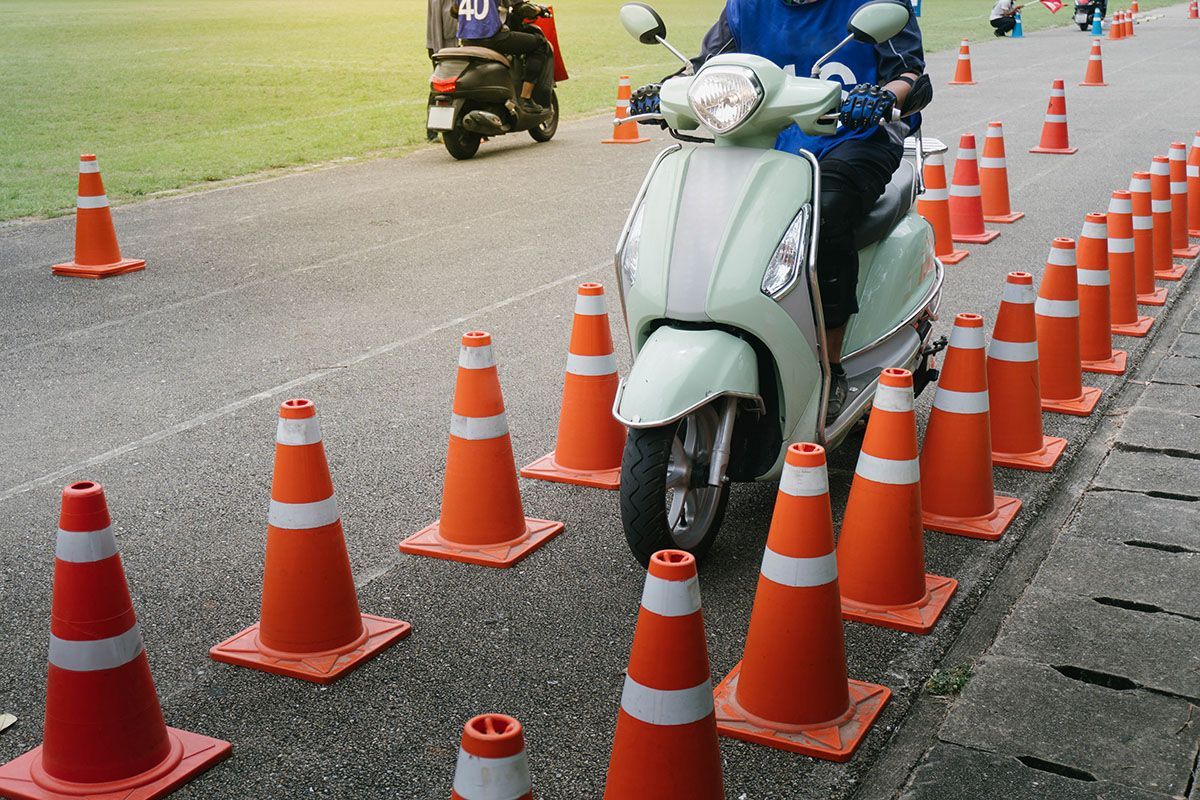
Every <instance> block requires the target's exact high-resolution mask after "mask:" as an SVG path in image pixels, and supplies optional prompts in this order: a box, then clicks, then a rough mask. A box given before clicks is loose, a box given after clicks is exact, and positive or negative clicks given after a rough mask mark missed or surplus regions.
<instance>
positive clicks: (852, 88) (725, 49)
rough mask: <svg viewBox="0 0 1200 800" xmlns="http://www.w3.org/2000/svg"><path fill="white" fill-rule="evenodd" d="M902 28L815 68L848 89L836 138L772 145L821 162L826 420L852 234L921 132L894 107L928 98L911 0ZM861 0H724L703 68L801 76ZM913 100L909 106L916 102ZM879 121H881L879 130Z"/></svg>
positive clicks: (648, 110)
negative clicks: (714, 64)
mask: <svg viewBox="0 0 1200 800" xmlns="http://www.w3.org/2000/svg"><path fill="white" fill-rule="evenodd" d="M899 1H900V2H901V3H903V4H904V5H907V6H909V19H908V24H907V25H906V26H905V28H904V30H902V31H901V32H900V33H898V34H897V35H896V36H894V37H893V38H891V39H889V40H888V41H886V42H883V43H881V44H877V45H869V44H864V43H861V42H858V41H852V42H850V43H849V44H847V45H846V46H845V47H843V48H842V49H841V50H839V51H838V53H837V55H835V56H834V60H832V61H829V62H828V63H826V64H825V65H824V66H823V67H822V68H821V71H820V75H821V77H822V78H826V79H830V80H836V81H839V82H841V84H842V85H843V86H844V87H845V91H843V96H844V99H843V101H842V108H841V117H840V120H841V123H842V125H841V127H840V128H838V131H837V133H835V134H834V135H832V136H809V135H807V134H805V133H804V132H802V131H801V130H800V128H799V127H797V126H795V125H793V126H792V127H790V128H788V129H787V130H785V131H784V132H783V133H781V134H780V135H779V139H778V140H777V141H776V143H775V147H776V148H777V149H779V150H784V151H787V152H792V153H796V152H799V151H800V150H801V149H804V150H808V151H809V152H811V153H812V154H813V155H815V156H816V157H817V159H818V160H819V162H820V164H821V232H820V238H819V240H818V250H817V253H818V255H817V282H818V285H819V286H820V290H821V305H822V311H823V313H824V320H825V333H826V336H825V338H826V342H827V344H828V356H829V366H830V371H831V372H832V378H833V380H832V381H831V386H830V392H829V403H828V414H827V421H832V420H833V419H835V418H836V417H837V416H838V414H840V413H841V411H842V409H843V408H844V407H845V404H846V399H847V396H848V394H849V387H848V384H847V381H846V373H845V371H844V370H843V369H842V340H843V338H844V336H845V333H846V322H847V321H848V320H849V318H850V316H851V315H852V314H854V313H856V312H857V311H858V300H857V294H856V287H857V284H858V252H857V250H856V249H855V247H854V229H855V228H856V227H857V225H858V224H859V223H860V222H861V221H862V220H863V219H864V218H865V217H866V215H867V213H868V212H869V211H870V210H871V207H872V206H874V205H875V202H876V201H877V200H878V199H879V198H880V196H881V195H882V194H883V190H884V188H885V187H886V186H887V184H888V182H889V181H890V180H891V177H892V173H893V172H895V171H896V169H897V168H898V167H899V166H900V161H901V159H902V158H903V156H904V138H905V137H906V136H908V135H909V134H910V133H912V131H914V130H916V129H917V127H919V124H920V123H919V117H913V118H911V119H912V121H911V122H910V121H895V122H892V121H890V120H891V118H892V110H893V109H895V108H900V107H901V106H903V105H904V102H905V100H907V99H908V96H909V94H910V92H912V90H913V86H914V84H917V82H918V80H919V79H920V102H918V103H917V105H918V106H919V107H923V106H924V105H925V104H927V103H928V98H929V97H931V96H932V90H931V89H930V88H929V81H928V79H927V78H924V79H922V75H923V74H924V72H925V55H924V52H923V49H922V45H921V29H920V28H919V27H918V26H917V20H916V17H915V15H913V13H912V10H911V4H910V3H909V2H908V0H899ZM862 2H863V0H726V3H725V9H724V10H723V11H722V12H721V16H720V18H718V19H717V22H716V24H715V25H713V27H712V29H711V30H710V31H709V32H708V34H707V35H706V36H705V37H704V42H703V45H702V48H701V52H700V55H699V56H697V57H696V58H695V59H693V61H692V65H693V67H694V68H696V69H699V68H700V66H701V65H703V63H704V62H705V61H707V60H708V59H709V58H712V57H713V56H716V55H720V54H721V53H735V52H736V53H751V54H754V55H758V56H762V57H763V58H766V59H768V60H770V61H773V62H775V63H776V64H778V65H779V66H781V67H783V68H785V69H787V70H788V71H789V72H793V71H794V74H796V75H803V76H807V75H809V74H810V72H811V71H812V66H813V64H814V63H816V61H817V60H818V59H819V58H820V57H821V56H822V55H824V54H825V53H826V52H828V51H829V50H832V49H833V48H834V46H836V45H837V44H838V43H839V42H840V41H841V40H842V39H843V38H845V36H846V21H847V20H848V19H850V17H851V15H852V14H853V13H854V12H855V11H856V10H857V9H858V8H859V7H860V6H861V5H862ZM659 86H660V85H659V84H651V85H649V86H643V87H642V88H640V89H638V90H637V91H636V92H635V93H634V95H633V99H632V101H631V103H630V113H631V114H654V113H658V110H659V98H658V91H659ZM917 99H918V98H917V97H914V100H917ZM881 122H883V123H884V124H882V125H881V124H880V123H881Z"/></svg>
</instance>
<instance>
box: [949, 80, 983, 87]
mask: <svg viewBox="0 0 1200 800" xmlns="http://www.w3.org/2000/svg"><path fill="white" fill-rule="evenodd" d="M946 83H947V84H949V85H950V86H974V85H975V84H976V83H978V81H947V82H946Z"/></svg>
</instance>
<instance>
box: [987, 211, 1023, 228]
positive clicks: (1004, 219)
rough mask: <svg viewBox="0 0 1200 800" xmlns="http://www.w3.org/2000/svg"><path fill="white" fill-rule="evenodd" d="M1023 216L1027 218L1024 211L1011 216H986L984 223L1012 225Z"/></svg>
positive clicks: (1013, 213) (1015, 212)
mask: <svg viewBox="0 0 1200 800" xmlns="http://www.w3.org/2000/svg"><path fill="white" fill-rule="evenodd" d="M1023 216H1025V212H1024V211H1014V212H1012V213H1011V214H1001V215H999V216H995V215H988V214H984V215H983V221H984V222H995V223H998V224H1000V225H1011V224H1012V223H1014V222H1016V221H1017V220H1019V219H1020V218H1021V217H1023Z"/></svg>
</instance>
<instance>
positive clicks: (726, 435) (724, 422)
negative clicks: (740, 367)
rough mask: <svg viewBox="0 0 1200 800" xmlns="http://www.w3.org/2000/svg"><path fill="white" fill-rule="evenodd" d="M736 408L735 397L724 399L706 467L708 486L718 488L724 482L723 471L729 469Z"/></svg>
mask: <svg viewBox="0 0 1200 800" xmlns="http://www.w3.org/2000/svg"><path fill="white" fill-rule="evenodd" d="M737 406H738V401H737V398H736V397H727V398H725V406H724V408H722V409H721V421H720V422H719V423H717V435H716V441H715V442H713V452H712V461H711V462H710V463H709V465H708V485H709V486H720V485H721V484H722V483H723V482H724V480H725V470H726V469H728V468H729V451H730V444H731V443H732V441H733V423H734V421H735V420H736V419H737Z"/></svg>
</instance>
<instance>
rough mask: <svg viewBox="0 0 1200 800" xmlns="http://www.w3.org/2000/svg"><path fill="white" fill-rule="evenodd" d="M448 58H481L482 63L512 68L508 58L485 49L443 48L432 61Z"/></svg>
mask: <svg viewBox="0 0 1200 800" xmlns="http://www.w3.org/2000/svg"><path fill="white" fill-rule="evenodd" d="M448 58H482V59H483V60H484V61H495V62H496V63H497V64H503V65H504V66H506V67H511V66H512V62H511V61H509V60H508V56H506V55H504V54H503V53H497V52H496V51H495V50H490V49H488V48H486V47H472V46H468V47H443V48H442V49H441V50H438V51H437V52H436V53H434V54H433V60H434V61H444V60H445V59H448Z"/></svg>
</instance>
